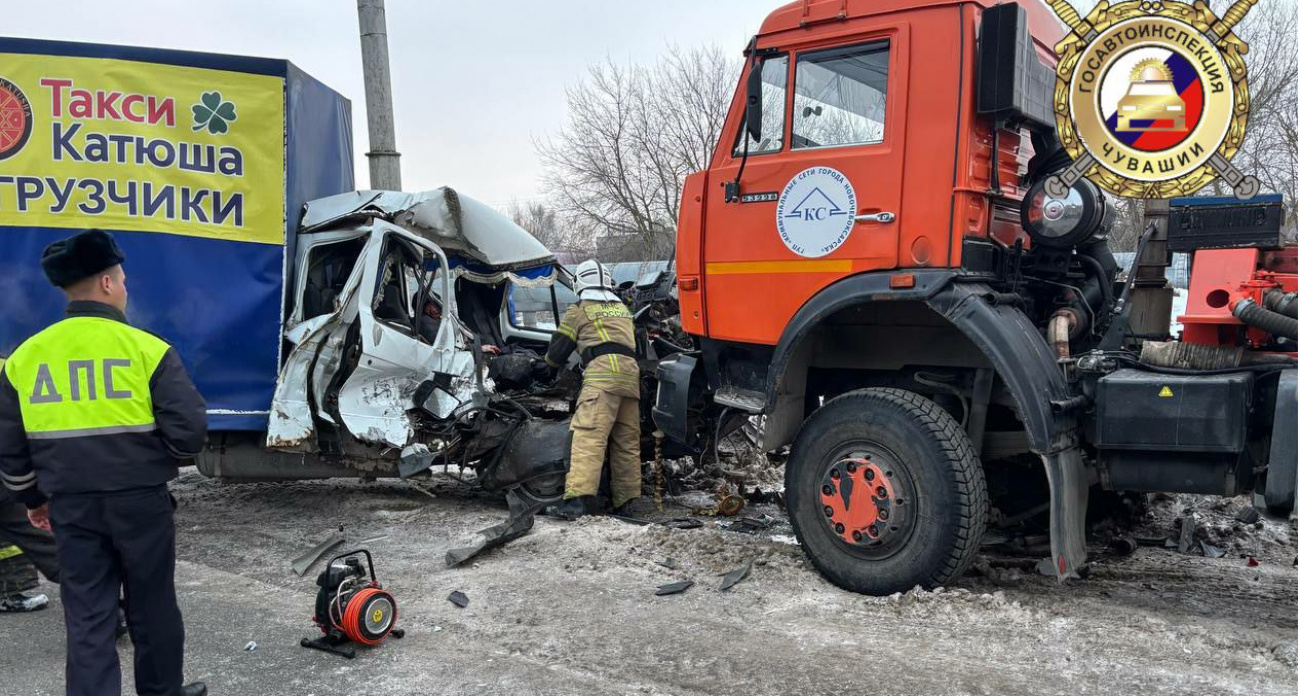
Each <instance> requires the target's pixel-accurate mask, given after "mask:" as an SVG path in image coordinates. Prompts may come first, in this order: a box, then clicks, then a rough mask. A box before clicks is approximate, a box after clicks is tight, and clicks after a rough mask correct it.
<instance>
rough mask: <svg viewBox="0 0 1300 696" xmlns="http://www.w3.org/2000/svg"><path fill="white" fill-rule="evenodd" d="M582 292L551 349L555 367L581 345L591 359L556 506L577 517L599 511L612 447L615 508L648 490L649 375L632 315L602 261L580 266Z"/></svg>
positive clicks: (624, 508)
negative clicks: (645, 412)
mask: <svg viewBox="0 0 1300 696" xmlns="http://www.w3.org/2000/svg"><path fill="white" fill-rule="evenodd" d="M577 291H578V293H577V294H578V302H577V304H574V305H571V306H570V307H569V309H568V310H567V311H565V313H564V319H563V320H562V321H561V322H560V325H559V327H558V328H557V329H556V331H555V334H554V335H553V336H552V337H551V343H550V345H549V346H548V347H547V350H546V364H547V365H549V366H550V367H551V368H552V369H558V368H560V367H561V366H563V365H564V364H565V363H566V362H567V361H568V359H569V356H570V355H571V354H572V353H573V351H574V350H575V349H576V350H577V351H578V354H579V356H580V357H581V359H582V364H583V376H582V391H581V392H579V393H578V406H577V409H576V410H575V411H574V414H573V420H572V422H571V424H570V429H571V430H572V432H573V444H572V446H571V448H570V450H569V473H568V475H567V476H566V477H565V479H564V500H563V502H562V503H561V504H560V505H558V506H557V507H556V508H555V511H554V512H555V514H557V515H558V516H560V517H565V518H569V519H574V518H577V517H581V516H583V515H586V514H590V513H593V512H596V509H595V500H596V493H597V491H598V489H599V487H600V473H601V469H602V468H603V467H604V462H605V452H606V450H607V449H608V451H609V466H610V476H609V478H610V488H611V489H612V490H611V493H612V494H613V503H614V508H615V510H614V512H615V513H616V514H626V513H627V512H628V510H629V508H630V504H631V502H632V501H633V500H635V499H636V498H639V497H640V496H641V373H640V369H639V368H638V366H637V360H636V339H635V335H634V329H633V326H632V314H631V313H630V312H629V311H628V309H627V306H626V305H624V304H623V302H622V301H621V300H619V298H618V295H616V294H614V278H613V275H612V274H611V273H610V272H609V269H608V268H606V267H605V266H604V265H603V264H601V263H600V262H599V261H595V260H587V261H584V262H582V264H580V265H579V266H578V272H577Z"/></svg>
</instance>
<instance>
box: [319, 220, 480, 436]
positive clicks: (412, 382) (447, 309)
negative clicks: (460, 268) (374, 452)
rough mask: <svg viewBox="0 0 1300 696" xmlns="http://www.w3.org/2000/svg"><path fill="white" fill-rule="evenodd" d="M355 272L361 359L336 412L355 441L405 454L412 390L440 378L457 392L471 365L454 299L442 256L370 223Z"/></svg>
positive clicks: (392, 228)
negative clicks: (460, 347)
mask: <svg viewBox="0 0 1300 696" xmlns="http://www.w3.org/2000/svg"><path fill="white" fill-rule="evenodd" d="M361 268H362V270H361V279H360V285H359V289H358V291H357V322H358V328H359V334H360V335H359V339H360V342H359V345H360V355H359V357H358V359H357V362H356V365H355V367H353V368H352V372H351V374H350V375H348V376H347V379H346V381H345V382H343V385H342V387H341V388H340V389H339V391H338V413H339V416H340V417H341V418H342V419H343V425H344V427H346V428H347V430H348V432H350V433H351V434H352V435H353V436H354V437H356V438H357V439H359V440H362V441H365V442H371V443H375V444H384V445H389V446H392V447H404V446H406V445H407V444H408V443H409V442H410V441H411V439H412V436H413V435H414V433H415V424H414V422H413V421H412V418H411V416H410V414H409V413H408V411H410V410H412V409H413V408H415V403H414V397H415V391H416V389H417V388H418V387H419V385H420V384H421V383H422V382H424V381H426V380H430V379H434V378H435V377H436V376H440V375H445V377H444V378H443V381H445V382H447V386H452V385H457V384H459V385H460V386H461V387H464V386H465V385H466V384H467V383H468V382H469V381H470V380H471V379H472V376H473V370H474V361H473V358H472V356H471V355H470V354H469V353H468V351H461V350H458V348H457V341H456V334H457V333H458V330H457V325H456V319H455V317H456V298H455V295H454V293H453V292H452V288H451V274H450V273H447V272H441V273H440V272H439V271H440V270H444V271H445V269H447V257H446V256H445V255H444V254H443V252H442V250H441V249H439V248H438V247H437V246H435V245H434V244H433V243H431V242H429V241H428V240H425V239H422V238H420V237H416V236H415V235H412V234H410V233H409V232H406V231H404V230H402V229H401V228H399V227H397V226H395V225H392V224H389V223H387V222H384V221H382V220H375V221H374V225H373V231H372V232H371V238H370V242H369V243H368V244H367V245H366V250H365V254H364V256H363V258H362V263H361ZM435 280H436V282H437V285H438V286H440V287H436V288H435V287H434V285H435ZM453 388H454V387H453Z"/></svg>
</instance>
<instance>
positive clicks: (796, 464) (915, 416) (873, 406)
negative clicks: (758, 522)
mask: <svg viewBox="0 0 1300 696" xmlns="http://www.w3.org/2000/svg"><path fill="white" fill-rule="evenodd" d="M785 494H786V505H787V506H788V509H789V511H790V522H791V524H792V525H793V526H794V532H795V536H796V537H797V538H798V539H799V543H800V545H802V546H803V548H804V551H805V552H806V553H807V554H808V557H809V559H811V560H812V563H813V565H814V566H816V567H817V569H818V570H819V571H821V573H822V574H823V575H825V576H826V577H827V579H829V580H830V581H831V582H833V583H835V584H836V585H839V586H840V587H842V588H844V589H846V590H852V591H854V592H862V593H864V594H871V595H887V594H892V593H894V592H906V591H907V590H910V589H912V588H913V587H915V586H917V585H920V586H921V587H924V588H926V589H931V588H934V587H937V586H939V585H942V584H944V583H946V582H948V581H950V580H952V579H953V578H956V577H958V576H960V575H961V574H962V573H964V572H965V571H966V569H967V568H968V567H969V566H970V564H971V561H972V560H973V559H974V557H975V552H976V550H977V549H978V548H979V543H980V537H981V536H982V535H983V533H984V524H985V521H986V519H987V517H988V511H989V502H988V490H987V488H986V487H985V484H984V470H983V468H982V467H981V466H980V463H979V460H978V459H976V457H975V451H974V449H973V448H972V447H971V443H970V439H969V438H967V437H966V433H965V431H964V430H962V428H961V425H959V424H958V423H957V421H956V420H954V419H953V417H952V416H951V415H949V414H948V412H947V411H944V410H943V409H942V408H940V407H939V405H938V404H936V403H934V402H933V401H930V400H929V399H926V398H925V397H923V396H921V395H919V394H915V393H913V392H909V391H904V390H902V389H862V390H858V391H852V392H849V393H847V394H844V395H842V396H839V397H836V398H835V399H832V400H830V401H828V402H826V404H825V405H824V406H822V407H821V408H819V409H817V411H816V412H814V413H813V414H812V416H811V417H809V418H808V420H807V422H806V423H804V426H803V429H802V430H800V431H799V436H798V437H797V438H796V439H795V442H794V446H793V447H792V448H791V450H790V460H789V462H788V463H787V464H786V471H785Z"/></svg>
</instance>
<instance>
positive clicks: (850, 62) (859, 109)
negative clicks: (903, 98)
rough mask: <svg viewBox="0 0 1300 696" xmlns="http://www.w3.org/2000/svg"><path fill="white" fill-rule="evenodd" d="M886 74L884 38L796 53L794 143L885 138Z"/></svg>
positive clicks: (801, 145) (825, 144)
mask: <svg viewBox="0 0 1300 696" xmlns="http://www.w3.org/2000/svg"><path fill="white" fill-rule="evenodd" d="M888 77H889V42H887V41H877V42H874V43H870V44H865V45H861V46H849V47H846V48H835V49H831V50H828V51H817V52H815V53H803V54H800V55H799V59H798V64H797V68H796V69H795V77H794V90H795V92H794V131H793V136H792V138H791V140H792V144H793V146H794V147H796V148H807V147H829V146H835V145H860V144H866V143H878V142H881V141H882V140H884V138H885V85H886V82H887V81H888Z"/></svg>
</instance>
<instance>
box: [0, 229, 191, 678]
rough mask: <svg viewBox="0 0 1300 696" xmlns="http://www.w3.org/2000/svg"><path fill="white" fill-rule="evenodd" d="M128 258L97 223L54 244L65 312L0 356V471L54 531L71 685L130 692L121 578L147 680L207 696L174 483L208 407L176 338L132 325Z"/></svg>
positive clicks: (35, 520)
mask: <svg viewBox="0 0 1300 696" xmlns="http://www.w3.org/2000/svg"><path fill="white" fill-rule="evenodd" d="M123 261H124V257H123V255H122V252H121V250H120V249H119V248H118V246H117V243H116V242H115V241H114V239H113V237H112V236H110V235H109V234H108V233H106V232H102V231H99V230H90V231H87V232H82V233H80V234H77V235H75V236H73V237H70V238H68V239H64V240H60V241H57V242H54V243H53V244H51V245H50V246H48V247H46V249H45V252H44V254H43V255H42V258H41V267H42V269H43V270H44V271H45V275H46V277H48V278H49V280H50V282H51V283H53V284H54V285H55V286H56V287H59V288H61V289H62V290H63V292H64V294H66V295H67V297H68V300H69V303H68V307H67V318H65V319H64V320H62V321H60V322H58V323H56V324H53V325H52V326H50V327H48V328H46V329H45V330H44V331H41V332H40V333H38V334H36V335H35V336H33V337H31V338H30V339H28V340H27V341H26V342H24V343H23V344H22V345H21V346H19V347H18V348H17V350H15V351H14V352H13V354H12V355H11V356H10V357H9V359H8V360H7V361H6V362H5V364H4V367H3V368H0V474H3V477H2V478H3V481H4V485H5V486H6V487H7V488H8V489H9V490H10V491H12V492H13V493H14V494H15V495H16V496H17V497H18V498H19V499H20V500H21V501H22V502H23V503H25V504H26V505H27V506H28V511H27V517H28V519H29V520H30V521H31V523H32V524H33V525H35V526H37V527H40V528H42V529H45V530H50V529H51V528H52V529H53V532H54V537H55V541H56V543H57V547H58V558H59V562H60V565H61V566H62V570H63V577H62V583H61V585H60V594H61V596H62V599H63V609H64V620H65V622H66V624H67V633H68V654H67V693H68V694H69V695H70V696H102V695H107V694H113V695H114V696H117V695H118V694H120V693H121V677H122V675H121V668H120V666H119V664H118V656H117V648H116V645H115V640H114V635H113V634H114V628H115V625H116V623H117V621H116V618H117V604H118V591H119V589H122V590H124V591H125V595H126V611H127V617H128V621H129V622H130V624H131V640H132V642H133V643H134V645H135V683H136V693H138V694H166V695H168V696H174V695H175V694H181V695H182V696H202V695H203V694H206V693H207V688H206V687H205V686H204V685H203V684H202V683H198V682H196V683H194V684H189V685H185V686H182V684H181V667H182V665H181V661H182V657H183V655H184V639H185V630H184V626H183V625H182V622H181V613H180V609H179V607H178V606H177V604H176V588H175V584H174V575H175V568H176V528H175V523H174V521H173V510H174V508H175V504H174V501H173V499H172V498H171V496H170V495H169V494H168V492H167V482H168V481H170V480H171V479H173V478H175V477H176V473H177V466H178V464H179V460H181V459H189V458H192V457H194V456H195V455H197V454H198V453H199V452H200V450H201V449H202V447H203V443H204V438H205V436H206V432H207V415H206V408H205V406H204V403H203V399H202V397H200V396H199V393H198V391H197V390H196V389H195V388H194V384H193V382H191V381H190V378H189V376H188V375H187V374H186V373H185V368H184V367H183V366H182V365H181V361H180V358H179V357H178V356H177V353H176V351H175V349H173V348H171V347H170V346H169V345H167V343H165V342H164V341H162V340H161V339H159V338H157V337H155V336H153V335H152V334H149V333H147V332H144V331H141V330H139V329H134V328H132V327H131V326H129V325H128V324H127V322H126V314H125V312H126V304H127V291H126V275H125V273H124V272H123V270H122V265H121V264H122V262H123ZM44 496H49V501H48V502H44V503H43V502H42V498H43V497H44Z"/></svg>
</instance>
